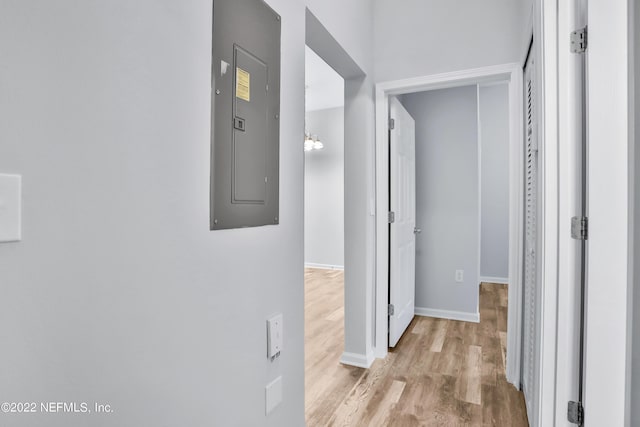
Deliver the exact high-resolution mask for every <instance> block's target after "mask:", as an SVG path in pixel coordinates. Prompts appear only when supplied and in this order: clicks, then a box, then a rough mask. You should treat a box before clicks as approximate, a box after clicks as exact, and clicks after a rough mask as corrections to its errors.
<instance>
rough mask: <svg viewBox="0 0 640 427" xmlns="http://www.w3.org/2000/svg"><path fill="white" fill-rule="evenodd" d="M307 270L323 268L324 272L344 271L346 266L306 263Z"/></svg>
mask: <svg viewBox="0 0 640 427" xmlns="http://www.w3.org/2000/svg"><path fill="white" fill-rule="evenodd" d="M304 266H305V267H306V268H321V269H323V270H344V265H331V264H317V263H315V262H305V263H304Z"/></svg>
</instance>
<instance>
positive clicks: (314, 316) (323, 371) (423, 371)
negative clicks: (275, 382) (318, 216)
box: [305, 269, 529, 427]
mask: <svg viewBox="0 0 640 427" xmlns="http://www.w3.org/2000/svg"><path fill="white" fill-rule="evenodd" d="M343 280H344V279H343V272H342V271H332V270H318V269H307V270H306V271H305V392H306V396H305V409H306V419H307V426H308V427H315V426H321V427H327V426H367V427H378V426H501V427H502V426H505V427H520V426H528V425H529V424H528V422H527V416H526V412H525V406H524V405H525V404H524V398H523V395H522V393H521V392H520V391H518V390H517V389H516V388H514V387H513V386H512V385H510V384H508V383H507V382H506V379H505V374H504V372H505V368H504V366H505V355H506V350H505V344H506V330H507V288H506V286H504V285H495V284H482V285H481V287H480V320H481V321H480V323H468V322H458V321H453V320H443V319H435V318H430V317H416V318H415V319H414V320H413V322H412V323H411V325H409V328H408V329H407V332H405V334H404V336H403V337H402V339H401V340H400V342H399V343H398V346H397V347H396V348H395V349H394V350H392V351H390V353H389V355H388V357H387V358H386V359H385V360H376V361H375V362H374V364H373V366H372V367H371V368H370V369H368V370H366V369H361V368H354V367H350V366H346V365H342V364H340V362H339V359H340V356H341V354H342V351H343V342H344V326H343V325H344V312H343V311H344V293H343V286H344V285H343Z"/></svg>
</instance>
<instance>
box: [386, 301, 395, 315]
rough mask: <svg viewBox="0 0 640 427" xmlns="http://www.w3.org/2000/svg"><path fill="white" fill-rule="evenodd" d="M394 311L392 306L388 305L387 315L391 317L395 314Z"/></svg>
mask: <svg viewBox="0 0 640 427" xmlns="http://www.w3.org/2000/svg"><path fill="white" fill-rule="evenodd" d="M395 312H396V310H395V307H394V306H393V304H389V307H388V309H387V313H388V314H389V316H393V315H394V314H395Z"/></svg>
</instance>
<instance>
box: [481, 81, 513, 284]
mask: <svg viewBox="0 0 640 427" xmlns="http://www.w3.org/2000/svg"><path fill="white" fill-rule="evenodd" d="M479 90H480V93H479V97H480V99H479V104H478V105H479V109H478V111H479V115H480V155H481V157H480V164H481V166H480V170H481V173H480V174H481V181H480V182H481V197H480V206H481V208H480V219H481V226H480V276H481V277H484V278H495V279H503V280H506V279H508V277H509V86H508V85H507V84H506V83H504V84H500V85H493V86H486V87H482V86H481V87H480V89H479Z"/></svg>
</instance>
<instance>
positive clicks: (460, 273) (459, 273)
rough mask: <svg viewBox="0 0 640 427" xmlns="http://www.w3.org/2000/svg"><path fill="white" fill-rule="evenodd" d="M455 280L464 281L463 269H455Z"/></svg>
mask: <svg viewBox="0 0 640 427" xmlns="http://www.w3.org/2000/svg"><path fill="white" fill-rule="evenodd" d="M456 282H458V283H462V282H464V270H456Z"/></svg>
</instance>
